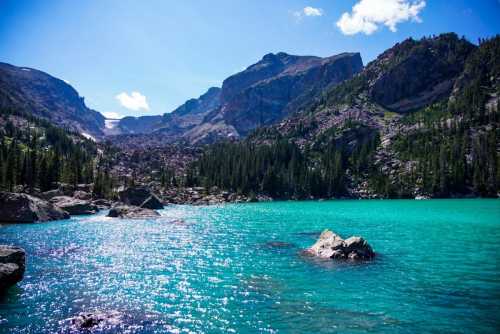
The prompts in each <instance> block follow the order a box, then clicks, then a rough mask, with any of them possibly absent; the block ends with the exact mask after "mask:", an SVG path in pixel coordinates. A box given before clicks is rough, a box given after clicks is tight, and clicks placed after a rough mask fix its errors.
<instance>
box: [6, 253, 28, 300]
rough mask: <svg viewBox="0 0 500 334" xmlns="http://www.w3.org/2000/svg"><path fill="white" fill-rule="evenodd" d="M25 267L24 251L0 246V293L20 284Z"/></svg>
mask: <svg viewBox="0 0 500 334" xmlns="http://www.w3.org/2000/svg"><path fill="white" fill-rule="evenodd" d="M25 266H26V252H25V251H24V249H22V248H19V247H14V246H5V245H0V291H3V290H5V289H7V288H9V287H11V286H12V285H15V284H16V283H18V282H20V281H21V280H22V279H23V276H24V270H25Z"/></svg>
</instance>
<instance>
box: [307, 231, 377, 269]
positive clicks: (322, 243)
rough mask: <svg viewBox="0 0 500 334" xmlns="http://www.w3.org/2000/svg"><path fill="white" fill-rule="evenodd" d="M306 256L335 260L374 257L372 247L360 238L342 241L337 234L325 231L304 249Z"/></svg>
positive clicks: (368, 258)
mask: <svg viewBox="0 0 500 334" xmlns="http://www.w3.org/2000/svg"><path fill="white" fill-rule="evenodd" d="M305 253H306V254H308V255H312V256H316V257H319V258H325V259H335V260H353V261H354V260H370V259H373V258H374V257H375V253H374V252H373V249H372V247H371V246H370V245H369V244H368V242H367V241H366V240H365V239H363V238H361V237H350V238H348V239H345V240H344V239H342V238H341V237H340V236H339V235H338V234H335V233H333V232H332V231H329V230H325V231H323V233H321V235H320V236H319V239H318V241H316V243H315V244H314V245H312V246H311V247H310V248H308V249H306V251H305Z"/></svg>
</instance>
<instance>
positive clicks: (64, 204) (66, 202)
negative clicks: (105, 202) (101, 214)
mask: <svg viewBox="0 0 500 334" xmlns="http://www.w3.org/2000/svg"><path fill="white" fill-rule="evenodd" d="M50 201H51V202H52V203H53V204H54V205H55V206H57V207H59V208H61V209H63V210H64V211H66V212H67V213H69V214H70V215H91V214H94V213H96V212H97V211H99V209H98V208H97V206H96V205H94V204H92V203H91V202H89V201H86V200H81V199H77V198H73V197H69V196H56V197H53V198H52V199H51V200H50Z"/></svg>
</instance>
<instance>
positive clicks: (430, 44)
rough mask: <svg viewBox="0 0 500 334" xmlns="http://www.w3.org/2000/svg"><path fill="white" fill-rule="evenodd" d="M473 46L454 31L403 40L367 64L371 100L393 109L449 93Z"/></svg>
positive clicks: (406, 108) (414, 106)
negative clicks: (418, 38) (433, 36)
mask: <svg viewBox="0 0 500 334" xmlns="http://www.w3.org/2000/svg"><path fill="white" fill-rule="evenodd" d="M473 50H474V46H473V45H472V44H470V43H469V42H467V41H465V40H460V39H457V38H456V36H455V35H454V34H445V35H441V36H439V37H438V38H435V39H424V40H420V41H415V40H413V39H408V40H405V41H404V42H402V43H400V44H397V45H396V46H394V47H393V48H391V49H389V50H388V51H386V52H384V53H383V54H382V55H380V56H379V57H378V58H377V60H376V61H374V62H373V63H371V64H369V65H368V67H367V70H366V72H365V73H366V78H367V80H368V85H369V89H368V92H369V95H370V97H371V98H372V99H373V101H375V102H377V103H379V104H380V105H382V106H384V107H386V108H388V109H390V110H392V111H396V112H406V111H411V110H415V109H418V108H421V107H423V106H425V105H428V104H430V103H432V102H435V101H437V100H439V99H441V98H443V97H446V96H448V95H449V94H450V92H451V90H452V88H453V85H454V83H455V81H456V79H457V77H458V76H459V75H460V74H461V72H462V71H463V68H464V64H465V61H466V59H467V57H468V55H469V54H470V53H471V52H472V51H473Z"/></svg>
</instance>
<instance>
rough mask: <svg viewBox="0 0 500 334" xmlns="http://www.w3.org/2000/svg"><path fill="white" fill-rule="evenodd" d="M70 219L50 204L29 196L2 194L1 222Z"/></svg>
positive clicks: (0, 202) (0, 204)
mask: <svg viewBox="0 0 500 334" xmlns="http://www.w3.org/2000/svg"><path fill="white" fill-rule="evenodd" d="M67 218H69V215H68V213H66V212H65V211H63V210H61V209H59V208H57V207H55V206H54V205H52V204H51V203H50V202H47V201H45V200H42V199H40V198H37V197H34V196H30V195H27V194H18V193H9V192H0V222H2V223H34V222H36V221H49V220H59V219H67Z"/></svg>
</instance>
